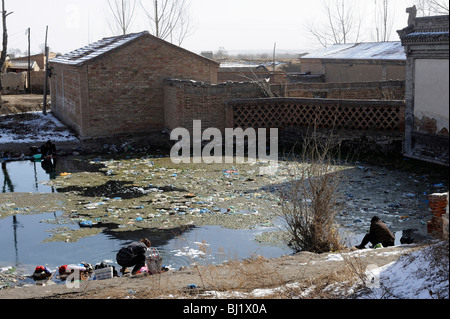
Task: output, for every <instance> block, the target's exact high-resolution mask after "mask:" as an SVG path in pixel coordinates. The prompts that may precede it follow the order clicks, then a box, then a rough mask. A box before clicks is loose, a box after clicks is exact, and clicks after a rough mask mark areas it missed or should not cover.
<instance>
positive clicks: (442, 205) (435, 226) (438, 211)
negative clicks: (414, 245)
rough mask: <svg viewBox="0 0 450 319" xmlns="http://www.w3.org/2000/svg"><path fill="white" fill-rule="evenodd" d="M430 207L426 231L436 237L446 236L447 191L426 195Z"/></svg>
mask: <svg viewBox="0 0 450 319" xmlns="http://www.w3.org/2000/svg"><path fill="white" fill-rule="evenodd" d="M428 201H429V207H430V209H431V214H432V217H431V220H430V221H428V223H427V231H428V233H429V234H432V235H434V236H436V237H438V238H444V237H445V236H447V237H448V192H447V193H441V194H440V193H434V194H430V195H428Z"/></svg>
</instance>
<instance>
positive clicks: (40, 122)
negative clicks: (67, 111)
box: [0, 112, 78, 144]
mask: <svg viewBox="0 0 450 319" xmlns="http://www.w3.org/2000/svg"><path fill="white" fill-rule="evenodd" d="M48 140H51V141H53V142H66V141H77V140H78V139H77V137H76V136H75V135H74V134H73V133H71V132H70V130H69V129H68V128H67V127H66V126H65V125H64V124H63V123H61V122H60V121H59V120H58V119H57V118H56V117H55V116H54V115H53V114H52V113H51V112H48V113H47V115H44V113H43V112H27V113H21V114H15V115H2V116H0V144H7V143H37V144H38V143H44V142H46V141H48Z"/></svg>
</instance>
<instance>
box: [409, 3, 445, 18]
mask: <svg viewBox="0 0 450 319" xmlns="http://www.w3.org/2000/svg"><path fill="white" fill-rule="evenodd" d="M413 2H414V4H415V5H416V6H417V11H418V13H419V15H420V16H431V15H448V14H449V2H448V0H414V1H413Z"/></svg>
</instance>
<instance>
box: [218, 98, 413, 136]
mask: <svg viewBox="0 0 450 319" xmlns="http://www.w3.org/2000/svg"><path fill="white" fill-rule="evenodd" d="M226 113H227V123H226V126H227V127H242V128H246V127H266V128H269V127H278V128H285V127H292V126H294V127H312V126H316V127H317V128H329V129H331V128H334V129H337V130H350V131H353V130H355V131H383V132H392V131H394V132H403V131H404V129H405V120H404V115H405V103H404V102H403V101H378V100H336V99H307V98H262V99H233V100H229V101H227V102H226ZM314 124H315V125H314Z"/></svg>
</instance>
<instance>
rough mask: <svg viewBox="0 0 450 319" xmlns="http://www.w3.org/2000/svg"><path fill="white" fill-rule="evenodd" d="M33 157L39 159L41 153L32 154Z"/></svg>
mask: <svg viewBox="0 0 450 319" xmlns="http://www.w3.org/2000/svg"><path fill="white" fill-rule="evenodd" d="M33 157H34V159H41V158H42V154H34V155H33Z"/></svg>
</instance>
